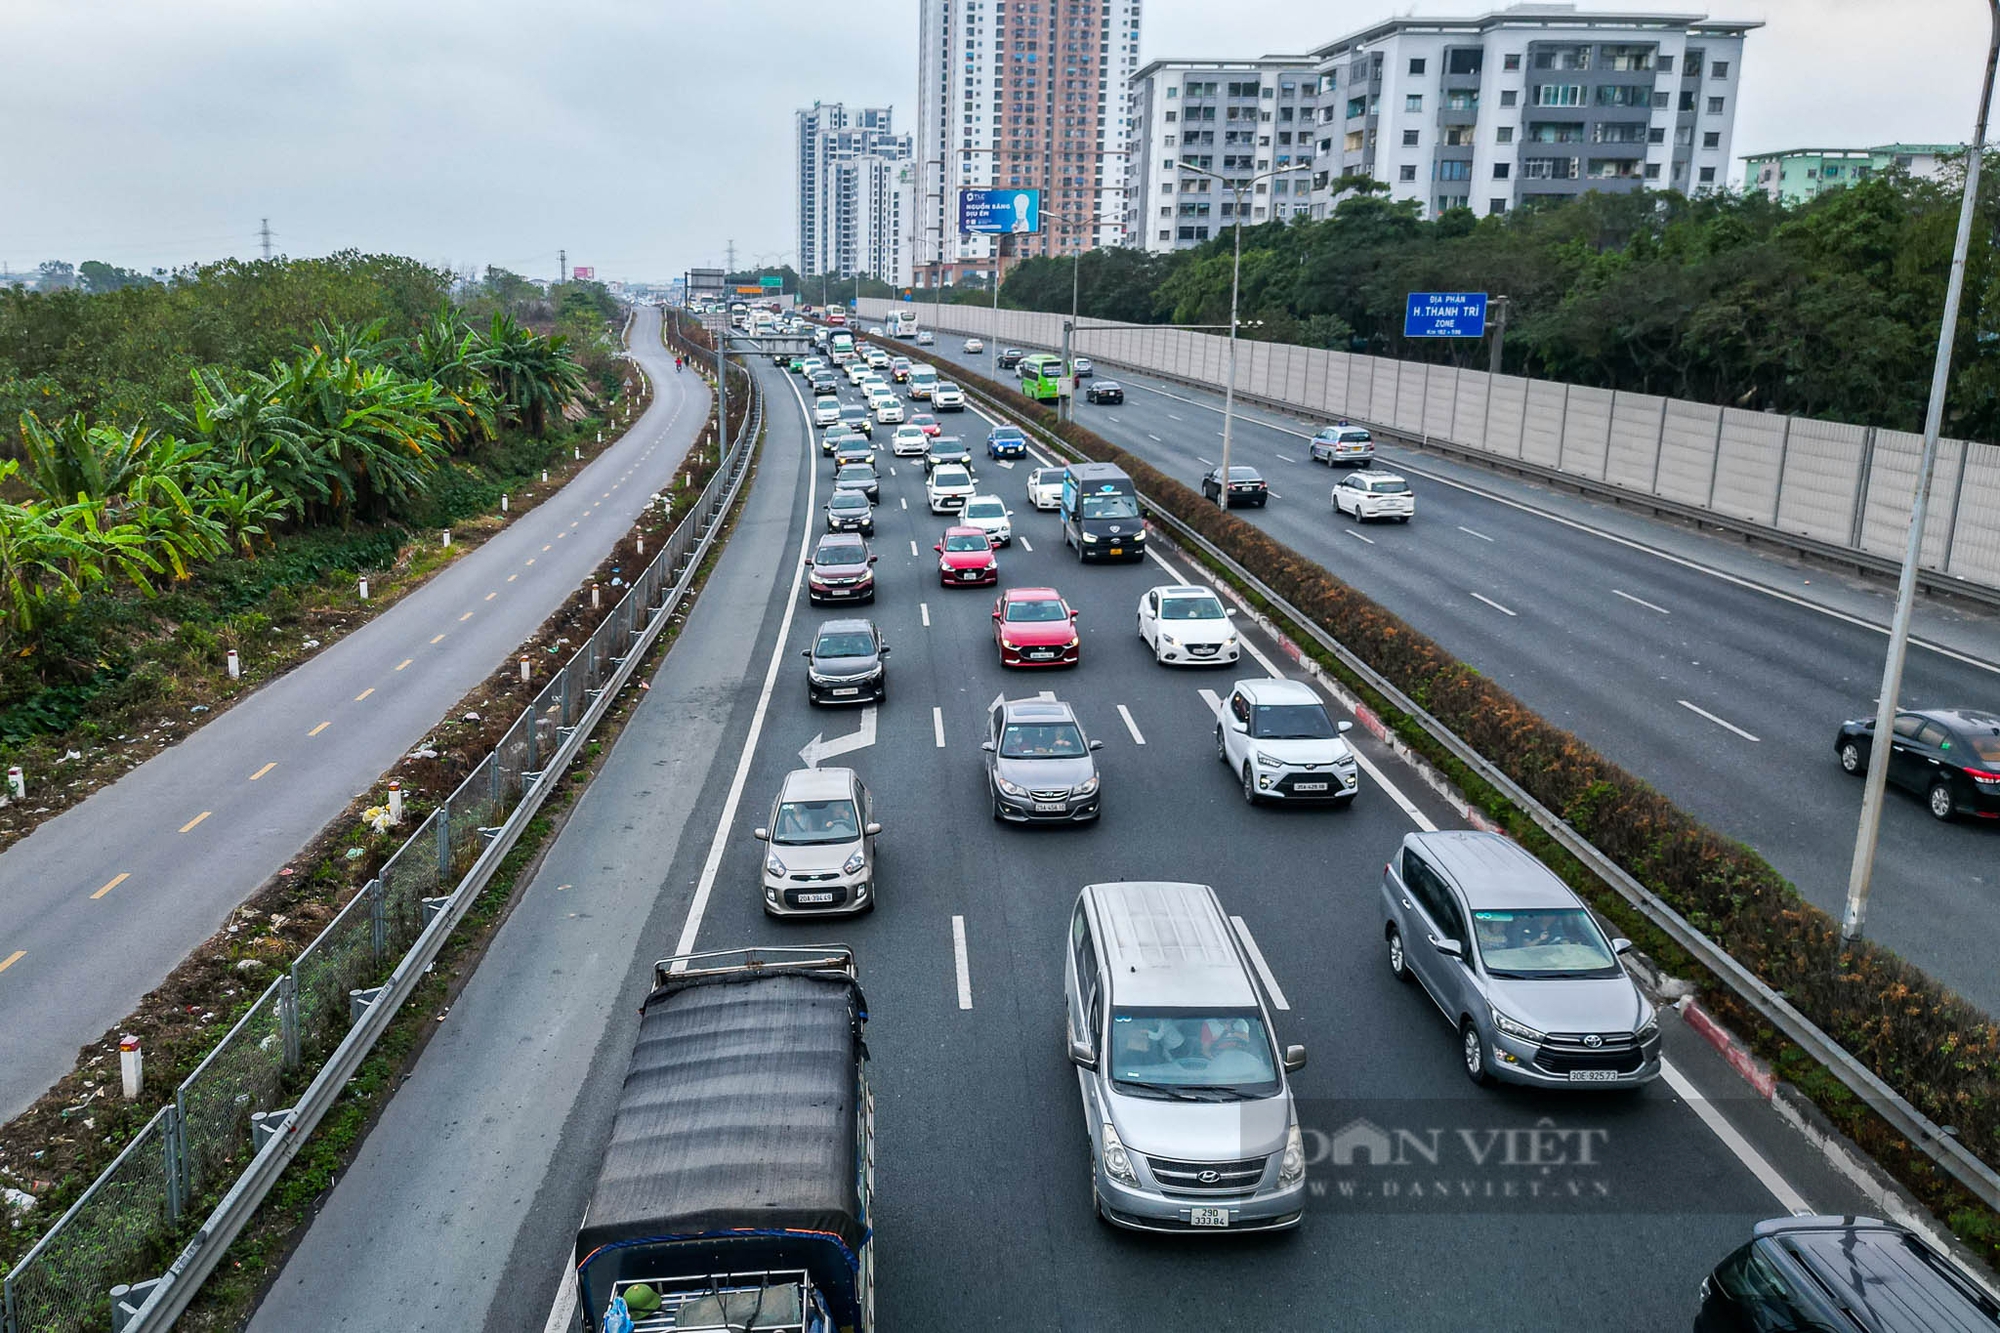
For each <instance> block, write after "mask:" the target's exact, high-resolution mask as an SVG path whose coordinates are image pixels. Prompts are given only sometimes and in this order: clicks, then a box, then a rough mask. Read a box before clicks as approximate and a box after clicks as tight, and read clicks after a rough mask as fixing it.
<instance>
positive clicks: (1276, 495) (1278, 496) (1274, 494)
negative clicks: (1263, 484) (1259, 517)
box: [1271, 491, 1285, 500]
mask: <svg viewBox="0 0 2000 1333" xmlns="http://www.w3.org/2000/svg"><path fill="white" fill-rule="evenodd" d="M1271 498H1272V499H1273V500H1282V499H1284V498H1285V497H1284V496H1282V495H1280V494H1278V493H1277V492H1276V491H1272V492H1271Z"/></svg>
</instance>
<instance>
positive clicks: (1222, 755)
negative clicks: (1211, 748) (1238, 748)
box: [1215, 722, 1229, 764]
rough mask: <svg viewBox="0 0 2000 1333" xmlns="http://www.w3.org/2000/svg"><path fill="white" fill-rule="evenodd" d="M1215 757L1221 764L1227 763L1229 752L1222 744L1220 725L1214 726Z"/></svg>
mask: <svg viewBox="0 0 2000 1333" xmlns="http://www.w3.org/2000/svg"><path fill="white" fill-rule="evenodd" d="M1215 757H1216V758H1217V759H1218V760H1220V761H1221V762H1223V763H1225V764H1226V763H1228V762H1229V750H1228V748H1227V747H1225V746H1224V745H1223V743H1222V724H1221V723H1220V722H1218V723H1216V724H1215Z"/></svg>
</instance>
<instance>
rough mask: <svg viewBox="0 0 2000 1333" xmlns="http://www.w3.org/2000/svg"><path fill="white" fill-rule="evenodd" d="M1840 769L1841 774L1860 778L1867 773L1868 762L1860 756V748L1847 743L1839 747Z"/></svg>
mask: <svg viewBox="0 0 2000 1333" xmlns="http://www.w3.org/2000/svg"><path fill="white" fill-rule="evenodd" d="M1840 767H1841V769H1842V771H1843V772H1847V773H1852V774H1853V775H1854V776H1855V777H1857V778H1858V777H1861V776H1862V775H1864V774H1866V773H1867V772H1868V761H1867V760H1866V759H1864V758H1863V757H1862V755H1861V747H1860V746H1859V745H1856V744H1855V743H1854V742H1853V741H1847V742H1845V743H1844V744H1842V745H1841V747H1840Z"/></svg>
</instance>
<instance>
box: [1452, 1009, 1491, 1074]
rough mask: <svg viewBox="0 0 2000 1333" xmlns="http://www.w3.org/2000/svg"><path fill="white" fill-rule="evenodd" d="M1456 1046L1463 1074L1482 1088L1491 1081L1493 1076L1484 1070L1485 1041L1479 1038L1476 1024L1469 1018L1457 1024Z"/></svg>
mask: <svg viewBox="0 0 2000 1333" xmlns="http://www.w3.org/2000/svg"><path fill="white" fill-rule="evenodd" d="M1458 1048H1459V1058H1460V1060H1461V1061H1462V1062H1463V1063H1464V1065H1465V1076H1466V1077H1467V1078H1469V1079H1471V1080H1472V1081H1473V1082H1474V1083H1476V1084H1478V1085H1479V1086H1480V1087H1482V1088H1483V1087H1485V1086H1486V1085H1487V1084H1488V1083H1491V1082H1492V1081H1493V1076H1492V1075H1491V1074H1488V1073H1487V1072H1486V1043H1485V1042H1484V1041H1482V1040H1480V1037H1479V1027H1478V1025H1477V1024H1476V1023H1474V1022H1473V1021H1472V1020H1471V1019H1469V1018H1468V1019H1466V1020H1465V1022H1464V1023H1463V1024H1461V1025H1460V1026H1459V1029H1458Z"/></svg>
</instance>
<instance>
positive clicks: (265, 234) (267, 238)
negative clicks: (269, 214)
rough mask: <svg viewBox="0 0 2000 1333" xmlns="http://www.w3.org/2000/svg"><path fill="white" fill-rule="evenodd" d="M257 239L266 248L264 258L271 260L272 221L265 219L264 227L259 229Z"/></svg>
mask: <svg viewBox="0 0 2000 1333" xmlns="http://www.w3.org/2000/svg"><path fill="white" fill-rule="evenodd" d="M257 239H258V241H259V242H261V243H262V245H263V247H264V258H266V259H269V258H270V257H271V219H269V218H265V219H264V225H263V226H261V227H259V228H258V229H257Z"/></svg>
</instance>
